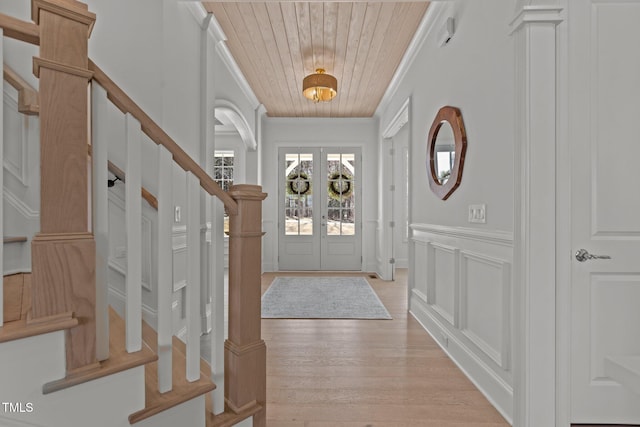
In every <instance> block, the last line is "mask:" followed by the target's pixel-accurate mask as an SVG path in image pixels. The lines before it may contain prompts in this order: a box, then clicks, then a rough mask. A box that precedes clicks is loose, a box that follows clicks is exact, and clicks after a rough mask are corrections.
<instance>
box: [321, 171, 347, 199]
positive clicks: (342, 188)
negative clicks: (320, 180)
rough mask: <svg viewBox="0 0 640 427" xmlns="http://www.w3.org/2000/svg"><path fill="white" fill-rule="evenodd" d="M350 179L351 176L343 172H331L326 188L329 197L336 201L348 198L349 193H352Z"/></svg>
mask: <svg viewBox="0 0 640 427" xmlns="http://www.w3.org/2000/svg"><path fill="white" fill-rule="evenodd" d="M352 179H353V177H352V176H350V175H346V174H344V173H340V172H335V173H332V174H331V175H330V176H329V186H328V188H327V191H328V193H329V197H331V198H332V199H334V200H338V201H341V200H344V199H347V198H349V197H350V196H351V193H353V186H352V185H351V180H352Z"/></svg>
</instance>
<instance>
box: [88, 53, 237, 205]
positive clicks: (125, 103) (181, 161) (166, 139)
mask: <svg viewBox="0 0 640 427" xmlns="http://www.w3.org/2000/svg"><path fill="white" fill-rule="evenodd" d="M89 70H91V71H93V79H94V80H95V81H96V82H98V83H99V84H100V86H102V87H103V88H104V89H105V90H106V91H107V96H108V98H109V100H110V101H111V102H113V103H114V105H115V106H116V107H118V109H119V110H120V111H122V112H123V113H124V114H127V113H130V114H131V115H132V116H133V117H135V118H136V120H138V121H139V122H140V126H141V127H142V131H143V132H144V133H145V134H146V135H147V136H148V137H149V138H151V140H152V141H153V142H155V143H156V144H158V145H162V146H164V147H165V148H166V149H167V150H169V152H170V153H171V155H172V156H173V160H174V161H175V162H176V163H177V164H178V165H180V167H182V169H184V170H185V171H188V172H191V173H193V174H194V175H195V176H196V177H197V178H198V179H199V180H200V186H201V187H202V188H204V189H205V191H206V192H207V193H209V194H211V195H212V196H216V197H217V198H218V199H220V200H221V201H222V203H224V206H225V207H226V208H227V211H228V212H229V213H230V214H232V215H235V214H237V212H238V204H237V203H236V201H235V200H233V198H232V197H231V196H230V195H229V194H227V192H226V191H224V190H223V189H222V188H220V186H219V185H218V184H217V183H216V182H215V181H214V180H213V178H211V177H210V176H209V175H208V174H207V173H206V172H205V171H204V170H203V169H202V168H201V167H200V165H198V164H197V163H196V162H195V160H193V159H192V158H191V157H190V156H189V155H188V154H187V153H186V152H185V151H184V150H183V149H182V148H181V147H180V146H179V145H178V144H177V143H176V142H175V141H174V140H173V139H171V137H170V136H169V135H167V133H166V132H165V131H164V130H162V128H161V127H160V126H158V125H157V124H156V122H154V121H153V120H152V119H151V118H150V117H149V116H148V115H147V113H145V112H144V111H143V110H142V109H141V108H140V107H139V106H138V105H137V104H136V103H135V102H134V101H133V100H132V99H131V98H129V96H128V95H127V94H126V93H125V92H124V91H123V90H122V89H121V88H120V87H119V86H118V85H116V84H115V83H114V82H113V80H111V79H110V78H109V76H107V75H106V74H105V72H104V71H102V70H101V69H100V68H99V67H98V66H97V65H96V64H95V63H94V62H93V61H91V60H89Z"/></svg>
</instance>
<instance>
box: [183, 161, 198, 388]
mask: <svg viewBox="0 0 640 427" xmlns="http://www.w3.org/2000/svg"><path fill="white" fill-rule="evenodd" d="M186 176H187V381H197V380H199V379H200V182H199V180H198V178H196V176H195V175H193V174H192V173H191V172H187V174H186Z"/></svg>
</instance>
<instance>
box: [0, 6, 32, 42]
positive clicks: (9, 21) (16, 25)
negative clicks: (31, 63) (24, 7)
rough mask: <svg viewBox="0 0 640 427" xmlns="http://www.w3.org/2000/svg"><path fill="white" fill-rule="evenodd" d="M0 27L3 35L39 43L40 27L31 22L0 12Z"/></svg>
mask: <svg viewBox="0 0 640 427" xmlns="http://www.w3.org/2000/svg"><path fill="white" fill-rule="evenodd" d="M0 28H2V29H3V30H4V35H5V36H7V37H11V38H12V39H16V40H21V41H23V42H27V43H31V44H35V45H36V46H39V45H40V29H39V28H38V26H37V25H36V24H34V23H33V22H27V21H21V20H20V19H16V18H14V17H12V16H9V15H5V14H4V13H0Z"/></svg>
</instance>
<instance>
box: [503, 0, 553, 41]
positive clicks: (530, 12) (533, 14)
mask: <svg viewBox="0 0 640 427" xmlns="http://www.w3.org/2000/svg"><path fill="white" fill-rule="evenodd" d="M562 10H563V8H562V7H561V6H557V5H548V6H543V5H535V6H522V9H520V10H519V11H516V16H515V18H513V20H512V21H511V33H512V34H513V33H514V32H516V31H518V30H519V29H520V27H522V26H523V25H525V24H532V23H543V24H556V25H557V24H559V23H560V22H562V21H564V17H563V15H562Z"/></svg>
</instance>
